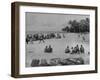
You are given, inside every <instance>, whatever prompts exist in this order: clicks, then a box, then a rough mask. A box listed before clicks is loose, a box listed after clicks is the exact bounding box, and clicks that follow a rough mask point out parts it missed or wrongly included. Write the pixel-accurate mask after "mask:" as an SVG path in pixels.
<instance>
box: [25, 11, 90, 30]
mask: <svg viewBox="0 0 100 80" xmlns="http://www.w3.org/2000/svg"><path fill="white" fill-rule="evenodd" d="M85 18H89V15H77V14H54V13H52V14H51V13H32V12H26V14H25V23H26V31H61V29H62V28H64V27H66V26H67V25H68V22H69V21H70V20H77V21H79V20H81V19H85Z"/></svg>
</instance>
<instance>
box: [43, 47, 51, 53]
mask: <svg viewBox="0 0 100 80" xmlns="http://www.w3.org/2000/svg"><path fill="white" fill-rule="evenodd" d="M52 51H53V49H52V48H51V45H49V46H46V47H45V50H44V52H46V53H51V52H52Z"/></svg>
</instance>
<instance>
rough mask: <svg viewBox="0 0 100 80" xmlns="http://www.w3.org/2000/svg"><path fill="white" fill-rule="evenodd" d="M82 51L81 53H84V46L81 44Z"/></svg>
mask: <svg viewBox="0 0 100 80" xmlns="http://www.w3.org/2000/svg"><path fill="white" fill-rule="evenodd" d="M80 52H81V53H84V47H83V46H82V45H81V47H80Z"/></svg>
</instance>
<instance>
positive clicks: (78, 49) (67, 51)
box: [65, 45, 85, 54]
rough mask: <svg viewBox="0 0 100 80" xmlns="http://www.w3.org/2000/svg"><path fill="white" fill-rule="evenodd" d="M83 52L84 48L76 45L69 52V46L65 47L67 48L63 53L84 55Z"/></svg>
mask: <svg viewBox="0 0 100 80" xmlns="http://www.w3.org/2000/svg"><path fill="white" fill-rule="evenodd" d="M84 52H85V50H84V47H83V45H81V46H80V48H79V46H78V45H76V46H75V47H72V48H71V50H70V48H69V46H67V48H66V49H65V53H71V54H74V53H84Z"/></svg>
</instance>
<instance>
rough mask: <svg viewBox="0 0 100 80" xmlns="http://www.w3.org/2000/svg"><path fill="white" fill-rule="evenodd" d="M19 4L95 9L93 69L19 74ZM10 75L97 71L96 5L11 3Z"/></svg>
mask: <svg viewBox="0 0 100 80" xmlns="http://www.w3.org/2000/svg"><path fill="white" fill-rule="evenodd" d="M20 6H39V7H56V8H73V9H88V10H94V11H95V70H89V71H75V72H54V73H43V74H23V75H20V74H19V72H20V67H19V66H20V64H19V62H20V58H19V57H20V56H19V54H20V53H19V50H20V49H19V45H20V44H19V42H20V41H19V40H20V39H19V35H20V30H19V29H20V28H19V24H20V20H19V16H20V14H19V12H20V10H19V9H20ZM11 10H12V11H11V16H12V17H11V26H12V27H11V76H12V77H15V78H23V77H41V76H58V75H71V74H86V73H97V66H98V65H97V50H98V47H97V44H98V43H97V7H96V6H80V5H62V4H44V3H29V2H13V3H12V4H11Z"/></svg>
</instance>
